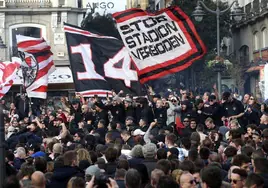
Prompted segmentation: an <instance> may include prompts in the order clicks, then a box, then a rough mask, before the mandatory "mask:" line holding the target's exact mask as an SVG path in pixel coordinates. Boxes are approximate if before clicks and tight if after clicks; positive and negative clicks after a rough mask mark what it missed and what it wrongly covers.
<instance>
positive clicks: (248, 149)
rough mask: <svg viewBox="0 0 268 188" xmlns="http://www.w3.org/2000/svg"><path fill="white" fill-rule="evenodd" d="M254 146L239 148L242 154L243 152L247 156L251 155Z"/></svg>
mask: <svg viewBox="0 0 268 188" xmlns="http://www.w3.org/2000/svg"><path fill="white" fill-rule="evenodd" d="M254 150H255V149H254V148H253V147H251V146H243V147H242V148H241V153H242V154H245V155H246V156H248V157H251V155H252V153H253V152H254Z"/></svg>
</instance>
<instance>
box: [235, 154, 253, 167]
mask: <svg viewBox="0 0 268 188" xmlns="http://www.w3.org/2000/svg"><path fill="white" fill-rule="evenodd" d="M250 161H251V160H250V158H249V157H248V156H246V155H245V154H238V155H236V156H234V158H233V162H232V165H235V166H239V167H241V166H242V165H243V164H244V163H250Z"/></svg>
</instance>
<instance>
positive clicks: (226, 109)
mask: <svg viewBox="0 0 268 188" xmlns="http://www.w3.org/2000/svg"><path fill="white" fill-rule="evenodd" d="M221 116H222V121H225V120H228V121H230V120H232V119H237V120H238V121H239V123H240V124H241V126H242V127H243V126H244V124H242V123H241V122H242V119H241V118H242V117H243V116H244V106H243V104H242V102H241V101H238V100H236V99H235V98H233V97H232V96H231V93H230V92H224V93H223V94H222V114H221Z"/></svg>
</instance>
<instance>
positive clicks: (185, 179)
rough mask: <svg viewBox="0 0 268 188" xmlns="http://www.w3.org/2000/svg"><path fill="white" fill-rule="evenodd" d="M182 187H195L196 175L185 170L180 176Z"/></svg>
mask: <svg viewBox="0 0 268 188" xmlns="http://www.w3.org/2000/svg"><path fill="white" fill-rule="evenodd" d="M180 187H181V188H195V187H196V181H195V178H194V176H193V175H192V174H191V173H189V172H186V171H185V172H183V174H182V175H181V177H180Z"/></svg>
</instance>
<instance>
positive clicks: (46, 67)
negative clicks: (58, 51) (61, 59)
mask: <svg viewBox="0 0 268 188" xmlns="http://www.w3.org/2000/svg"><path fill="white" fill-rule="evenodd" d="M16 37H17V42H18V50H19V51H21V52H24V53H25V62H26V64H27V65H26V66H30V67H31V66H34V65H35V61H36V62H37V64H38V71H37V75H36V78H35V80H34V82H33V83H32V84H31V85H30V86H26V92H27V94H28V97H35V98H42V99H45V98H47V87H48V76H49V74H51V73H52V72H53V71H54V70H55V67H54V62H53V58H52V55H53V54H52V52H51V51H50V46H49V45H48V44H47V42H46V41H45V39H43V38H32V37H26V36H22V35H17V36H16Z"/></svg>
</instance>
